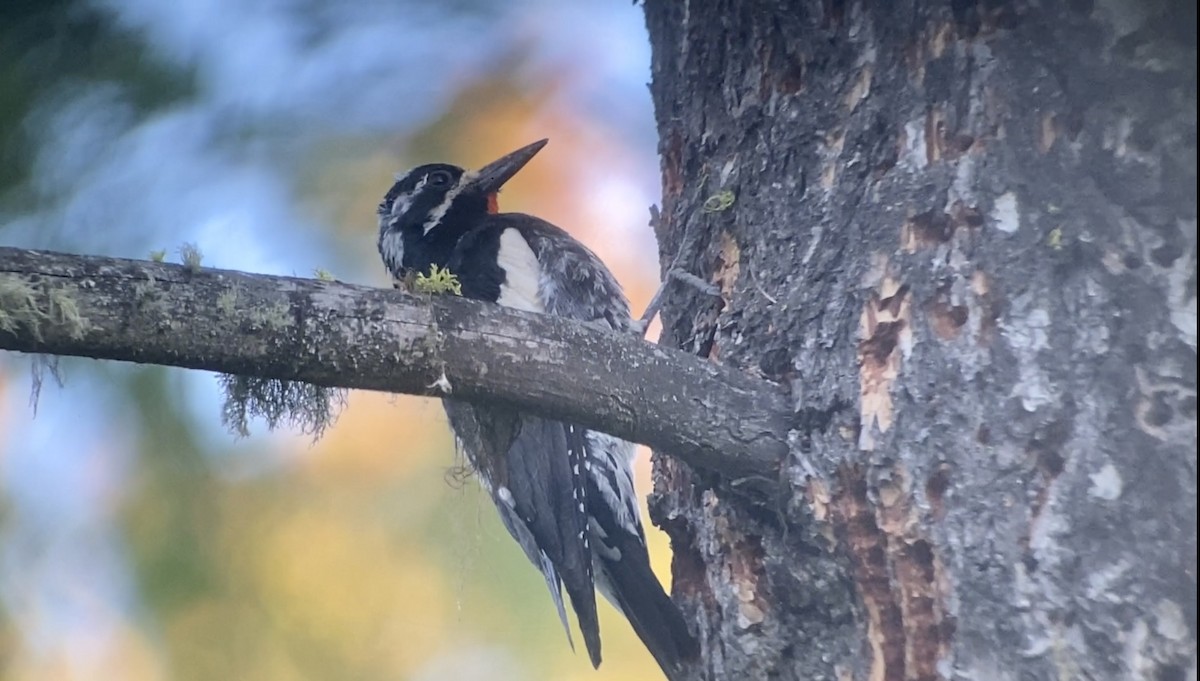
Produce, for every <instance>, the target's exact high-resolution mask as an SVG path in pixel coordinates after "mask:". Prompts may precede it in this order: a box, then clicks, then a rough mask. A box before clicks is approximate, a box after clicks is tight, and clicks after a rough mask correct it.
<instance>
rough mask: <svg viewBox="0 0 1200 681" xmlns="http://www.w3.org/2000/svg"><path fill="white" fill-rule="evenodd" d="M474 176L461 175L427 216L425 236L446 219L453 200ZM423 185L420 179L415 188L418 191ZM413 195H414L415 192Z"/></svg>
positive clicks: (468, 173) (469, 173) (472, 173)
mask: <svg viewBox="0 0 1200 681" xmlns="http://www.w3.org/2000/svg"><path fill="white" fill-rule="evenodd" d="M476 174H477V173H474V172H466V173H463V176H462V177H460V178H459V180H458V184H456V185H454V187H453V188H452V189H451V190H450V191H448V192H446V198H445V199H443V200H442V202H441V203H440V204H438V207H437V208H434V209H433V212H431V213H430V214H429V219H428V220H426V221H425V225H424V227H425V232H424V233H425V234H428V233H429V232H430V230H432V229H433V228H434V227H437V226H438V223H439V222H441V221H442V218H444V217H446V211H448V210H450V204H452V203H454V199H455V198H457V197H458V194H459V192H461V191H462V190H463V189H464V188H465V187H466V186H467V185H468V184H470V183H471V182H472V181H473V180H474V179H475V175H476ZM424 185H425V180H424V179H422V180H421V183H420V184H418V185H417V188H418V189H420V188H421V187H423V186H424ZM413 193H414V194H415V193H416V192H413Z"/></svg>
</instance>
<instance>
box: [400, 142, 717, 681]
mask: <svg viewBox="0 0 1200 681" xmlns="http://www.w3.org/2000/svg"><path fill="white" fill-rule="evenodd" d="M546 142H547V140H541V141H538V142H534V143H533V144H530V145H528V146H525V147H522V148H521V149H518V150H516V151H514V152H512V153H510V154H508V155H506V156H504V157H502V158H500V159H498V160H496V161H494V162H492V163H489V164H488V165H486V166H484V167H483V168H481V169H480V170H478V171H475V172H472V171H467V170H464V169H463V168H460V167H458V166H454V165H449V164H444V163H433V164H428V165H422V166H420V167H417V168H414V169H413V170H410V171H409V172H407V173H404V174H401V175H397V177H396V181H395V183H394V184H393V185H392V187H391V189H389V190H388V192H387V194H386V195H385V196H384V198H383V201H382V202H380V204H379V210H378V214H379V242H378V246H379V253H380V255H381V256H382V258H383V262H384V264H385V265H386V266H387V268H388V270H389V272H390V273H391V275H392V277H393V279H394V281H395V282H397V286H402V285H403V284H402V282H404V281H407V280H409V278H410V277H411V276H413V275H416V274H429V273H430V269H431V267H433V266H437V267H439V268H443V269H448V270H449V271H450V272H451V273H452V274H454V275H455V276H456V277H457V278H458V280H459V283H460V284H461V287H462V295H463V296H464V297H467V298H472V299H476V300H481V301H486V302H489V303H496V304H499V305H504V306H507V307H512V308H517V309H521V310H526V311H531V312H537V313H543V314H551V315H556V316H559V317H565V318H568V319H573V320H577V321H580V322H587V323H593V324H598V325H602V326H604V327H607V328H610V329H612V330H614V331H617V332H622V333H624V332H631V331H633V330H634V329H635V324H634V322H633V321H632V320H631V318H630V314H629V303H628V301H627V300H626V298H625V294H624V292H623V291H622V290H621V287H620V285H619V284H618V283H617V280H616V279H615V278H614V277H613V275H612V273H611V272H609V270H608V268H607V267H605V265H604V263H603V262H601V261H600V259H599V258H598V257H596V255H595V254H594V253H592V251H590V250H589V249H588V248H587V247H586V246H584V245H583V244H582V243H580V242H579V241H577V240H575V239H574V238H572V237H571V236H570V235H569V234H568V233H567V232H565V231H563V230H562V229H560V228H558V227H556V226H554V225H552V224H550V223H549V222H546V221H545V220H541V219H539V218H536V217H533V216H530V215H524V214H520V213H501V212H499V208H498V203H497V194H498V193H499V191H500V189H501V187H502V186H503V185H504V184H505V183H506V182H507V181H508V180H509V179H511V178H512V177H513V176H514V175H515V174H516V173H517V172H518V171H519V170H521V168H523V167H524V166H525V164H527V163H528V162H529V161H530V160H531V159H532V158H533V157H534V155H535V154H537V153H538V152H539V151H540V150H541V149H542V147H544V146H545V145H546ZM443 404H444V406H445V409H446V414H447V417H448V420H449V423H450V427H451V430H453V431H454V435H455V439H456V442H457V445H458V447H459V448H460V450H461V451H462V452H463V454H464V455H465V456H466V459H467V461H468V463H469V464H470V466H471V468H472V470H473V471H474V472H475V474H476V476H477V478H478V479H479V482H480V485H481V486H482V487H483V488H484V489H485V490H486V491H487V492H488V494H489V495H490V496H491V499H492V502H493V503H494V504H495V506H496V510H497V511H498V512H499V514H500V520H501V521H502V522H503V524H504V527H505V528H506V529H507V530H508V532H509V534H510V535H512V537H513V539H515V540H516V542H517V543H518V544H519V545H520V546H521V548H522V550H524V552H525V555H526V556H527V557H528V558H529V560H530V562H532V563H533V565H534V566H535V567H537V568H538V569H539V570H540V571H541V573H542V576H543V578H544V579H545V580H546V585H547V586H548V587H549V590H550V596H551V598H552V599H553V601H554V605H555V608H556V610H557V612H558V617H559V620H560V621H561V622H562V625H563V628H564V629H566V630H567V640H568V642H570V643H571V647H572V648H574V643H573V642H572V641H571V633H570V628H569V627H568V625H567V616H566V610H565V608H564V604H563V598H562V591H563V590H565V591H566V593H567V597H568V599H569V600H570V602H571V606H572V608H573V609H574V611H575V616H576V619H577V621H578V623H579V628H580V631H581V632H582V633H583V639H584V644H585V646H586V647H587V651H588V655H589V657H590V659H591V662H592V665H593V666H594V667H599V665H600V659H601V656H600V628H599V623H598V622H597V617H596V597H595V590H597V589H598V590H599V591H600V593H601V594H603V595H604V596H605V598H607V599H608V601H609V602H610V603H612V604H613V605H614V606H615V607H616V608H617V610H619V611H620V612H621V613H622V614H623V615H624V616H625V618H626V619H627V620H629V623H630V624H631V625H632V626H633V629H634V632H636V633H637V635H638V637H639V638H640V639H641V640H642V642H643V643H644V644H645V646H646V647H647V649H648V650H649V651H650V653H651V655H653V657H654V659H655V660H656V661H657V662H658V664H659V666H660V667H661V668H662V670H663V672H664V673H665V674H666V676H667V678H669V679H677V678H680V677H681V675H682V674H683V670H684V665H685V662H686V661H687V660H689V659H691V658H693V657H695V656H696V655H697V654H698V651H699V649H698V646H697V644H696V641H695V639H694V638H692V635H691V634H690V632H689V631H688V628H687V625H686V624H685V623H684V621H683V617H682V615H681V614H680V612H679V610H678V609H677V608H676V607H675V604H674V603H673V602H672V601H671V599H670V597H669V596H667V594H666V592H665V591H664V590H663V588H662V585H661V584H660V583H659V582H658V579H657V578H656V577H655V576H654V573H653V572H652V571H651V569H650V560H649V555H648V554H647V551H646V535H645V532H644V531H643V529H642V521H641V517H640V514H639V511H638V505H637V497H636V495H635V492H634V487H633V469H632V463H633V457H634V446H633V444H631V443H629V442H625V441H623V440H620V439H618V438H615V437H613V436H610V435H607V434H604V433H600V432H597V431H593V430H588V429H585V428H581V427H579V426H577V425H574V424H571V423H561V422H558V421H551V420H547V419H544V418H540V417H538V416H536V415H533V414H529V413H525V412H521V411H520V410H517V409H514V408H511V407H509V406H507V405H504V404H496V403H489V404H486V405H481V404H475V405H472V404H467V403H462V402H457V401H454V400H450V399H447V400H443Z"/></svg>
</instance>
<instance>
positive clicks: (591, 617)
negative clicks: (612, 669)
mask: <svg viewBox="0 0 1200 681" xmlns="http://www.w3.org/2000/svg"><path fill="white" fill-rule="evenodd" d="M567 596H568V597H569V598H570V599H571V607H572V608H573V609H574V610H575V618H576V619H577V620H578V621H579V631H580V632H581V633H582V634H583V644H584V645H585V646H586V647H587V651H588V659H590V660H591V661H592V667H595V668H599V667H600V620H599V618H598V617H597V615H596V592H595V591H594V590H593V589H592V586H591V584H588V585H587V587H586V591H580V592H579V593H576V592H575V590H574V589H571V588H570V587H567ZM564 624H565V622H564ZM570 637H571V634H570V632H569V631H568V632H567V638H568V640H569V639H570ZM571 647H572V648H574V645H572V646H571Z"/></svg>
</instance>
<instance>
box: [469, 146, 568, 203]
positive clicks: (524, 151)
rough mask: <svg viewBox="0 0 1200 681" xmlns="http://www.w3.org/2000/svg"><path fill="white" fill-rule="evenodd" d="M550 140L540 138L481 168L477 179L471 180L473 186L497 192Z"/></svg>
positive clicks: (486, 191) (493, 192) (485, 190)
mask: <svg viewBox="0 0 1200 681" xmlns="http://www.w3.org/2000/svg"><path fill="white" fill-rule="evenodd" d="M549 141H550V140H538V141H537V142H534V143H533V144H529V145H526V146H523V147H521V148H520V149H517V150H516V151H514V152H512V153H511V154H507V155H505V156H501V157H500V158H498V159H496V160H495V161H492V162H491V163H489V164H487V165H485V166H484V167H482V168H480V169H479V172H477V173H475V179H474V180H473V181H472V182H471V187H472V188H474V189H476V190H478V191H480V192H481V193H484V194H495V193H496V192H498V191H500V187H502V186H504V183H505V182H508V181H509V180H511V179H512V176H513V175H516V174H517V171H519V170H521V168H524V167H525V164H526V163H529V161H530V160H531V159H532V158H533V157H534V156H535V155H536V154H537V153H538V152H539V151H541V150H542V147H544V146H546V143H547V142H549Z"/></svg>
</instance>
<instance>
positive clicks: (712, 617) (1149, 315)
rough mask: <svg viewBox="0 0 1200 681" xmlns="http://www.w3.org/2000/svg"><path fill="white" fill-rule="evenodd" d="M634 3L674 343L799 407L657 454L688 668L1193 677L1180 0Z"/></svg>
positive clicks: (1183, 17) (1190, 230)
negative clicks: (754, 458) (704, 464)
mask: <svg viewBox="0 0 1200 681" xmlns="http://www.w3.org/2000/svg"><path fill="white" fill-rule="evenodd" d="M645 12H646V19H647V26H648V28H649V31H650V36H651V42H652V45H653V48H654V53H653V54H654V56H653V82H652V85H651V91H652V94H653V97H654V101H655V106H656V113H657V120H658V128H659V133H660V153H661V157H662V173H663V207H662V211H661V219H660V220H659V221H658V224H657V227H656V229H657V236H658V238H659V243H660V249H661V260H662V263H663V266H664V269H666V268H667V267H668V266H674V267H676V268H680V269H683V270H685V271H687V272H689V273H691V274H693V275H696V276H699V277H701V278H702V279H704V280H706V281H712V282H713V283H714V284H716V285H717V286H718V288H719V289H720V290H721V292H722V296H721V298H720V299H719V300H713V299H712V298H709V297H705V296H702V295H699V294H696V293H693V292H692V291H690V290H687V289H685V288H683V287H679V288H678V289H676V290H673V291H672V292H671V293H670V295H669V296H668V297H667V299H666V304H665V306H664V310H663V323H664V334H663V340H662V342H663V343H665V344H670V345H673V346H675V347H679V348H682V349H685V350H687V351H689V352H692V353H695V354H698V355H700V356H702V357H706V358H708V359H709V360H710V361H712V362H716V363H720V364H722V365H725V366H729V367H735V368H738V369H740V370H743V371H746V372H748V373H752V374H756V375H762V376H765V377H766V378H768V379H770V380H773V381H776V382H778V383H780V384H782V385H785V386H787V387H788V388H790V390H791V391H792V393H793V397H794V398H795V401H796V404H798V405H800V409H799V412H798V414H797V421H796V423H797V427H796V428H795V429H794V430H793V432H792V434H791V438H790V446H791V457H790V459H789V462H790V465H789V466H788V468H787V470H786V471H785V476H784V478H785V480H787V481H788V483H789V488H790V489H789V490H787V491H786V492H785V493H784V494H782V495H779V496H776V497H772V498H771V500H770V501H766V502H762V503H748V502H747V501H745V500H744V499H740V498H738V495H737V494H736V492H737V490H736V488H735V486H733V485H731V484H730V483H729V481H727V480H722V479H720V478H719V477H714V476H712V475H709V474H707V473H705V472H703V471H696V470H693V469H691V468H689V467H688V466H687V465H685V464H683V463H681V462H679V461H676V460H672V459H667V458H665V457H657V459H656V490H657V492H656V496H655V498H654V500H653V503H652V513H653V517H654V518H655V520H656V522H658V523H659V524H660V525H661V526H662V527H663V528H664V529H665V530H666V531H667V532H668V533H669V534H670V535H671V537H672V540H673V546H674V548H675V562H674V577H675V582H674V583H675V586H674V592H675V596H676V598H677V600H678V601H679V602H680V603H682V604H683V606H684V607H685V609H686V610H687V611H688V612H689V613H690V614H691V615H692V616H694V618H695V620H696V622H697V623H698V627H699V630H700V634H701V638H702V639H703V642H704V664H703V668H702V669H701V670H699V673H698V676H700V677H703V678H708V679H851V678H853V679H888V680H890V679H897V680H901V679H903V680H909V679H914V680H915V679H920V680H925V679H1118V678H1128V679H1143V678H1145V679H1164V680H1165V679H1171V680H1180V681H1182V680H1183V679H1195V678H1196V645H1195V640H1196V606H1195V601H1196V558H1195V556H1196V520H1195V517H1196V458H1195V454H1194V453H1193V452H1194V447H1195V443H1196V331H1195V329H1196V274H1195V273H1196V199H1195V186H1196V185H1195V183H1196V71H1195V63H1196V62H1195V60H1196V34H1195V28H1194V26H1195V25H1196V24H1195V22H1196V9H1195V4H1194V3H1184V2H1170V1H1166V0H1154V1H1146V2H1139V1H1135V0H1102V1H1097V2H1093V1H1091V0H1087V1H1081V0H1061V1H1049V2H1028V1H1003V0H997V1H994V2H971V1H962V0H950V1H946V2H937V1H929V2H915V1H912V0H909V1H907V2H894V3H861V2H840V1H831V0H811V1H793V2H782V1H780V2H769V1H766V0H746V1H740V0H739V1H735V0H724V1H719V0H714V1H712V2H703V3H701V2H695V1H690V2H688V1H684V2H676V1H674V0H647V1H646V3H645ZM731 198H732V201H730V199H731Z"/></svg>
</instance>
